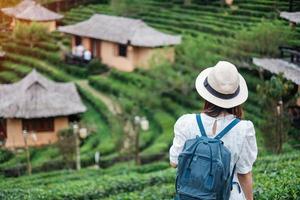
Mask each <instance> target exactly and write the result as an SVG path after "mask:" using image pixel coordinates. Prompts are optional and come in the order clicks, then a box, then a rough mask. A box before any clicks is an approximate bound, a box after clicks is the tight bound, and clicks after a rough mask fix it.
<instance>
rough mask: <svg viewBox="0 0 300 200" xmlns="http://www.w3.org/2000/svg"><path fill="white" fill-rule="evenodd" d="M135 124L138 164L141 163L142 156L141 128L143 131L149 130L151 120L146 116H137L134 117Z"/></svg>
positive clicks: (136, 161)
mask: <svg viewBox="0 0 300 200" xmlns="http://www.w3.org/2000/svg"><path fill="white" fill-rule="evenodd" d="M134 125H135V134H136V135H135V163H136V165H140V164H141V157H140V152H139V151H140V150H139V148H140V129H142V130H143V131H147V130H149V121H148V120H147V118H146V117H140V116H135V117H134Z"/></svg>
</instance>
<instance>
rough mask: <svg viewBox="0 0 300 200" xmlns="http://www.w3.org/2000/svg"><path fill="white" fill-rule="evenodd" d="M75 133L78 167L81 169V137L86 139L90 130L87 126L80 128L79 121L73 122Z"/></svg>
mask: <svg viewBox="0 0 300 200" xmlns="http://www.w3.org/2000/svg"><path fill="white" fill-rule="evenodd" d="M72 128H73V134H74V140H75V154H76V169H77V170H80V169H81V162H80V138H81V139H85V138H86V137H87V136H88V131H87V129H86V128H80V127H79V125H78V123H77V122H74V123H73V126H72Z"/></svg>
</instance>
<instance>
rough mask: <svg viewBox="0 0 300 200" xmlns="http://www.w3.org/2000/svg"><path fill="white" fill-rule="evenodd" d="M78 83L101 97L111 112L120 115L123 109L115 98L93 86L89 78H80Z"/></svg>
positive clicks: (97, 96)
mask: <svg viewBox="0 0 300 200" xmlns="http://www.w3.org/2000/svg"><path fill="white" fill-rule="evenodd" d="M76 83H77V84H78V85H80V86H81V87H82V88H83V89H85V90H86V91H88V92H90V93H91V94H92V95H93V96H95V97H96V98H98V99H100V100H101V101H102V102H103V103H104V104H105V105H106V106H107V108H108V109H109V111H110V112H112V113H113V114H114V115H118V114H121V113H122V109H121V107H120V105H119V104H118V103H116V102H115V101H114V100H112V99H111V98H110V97H108V96H107V95H105V94H103V93H101V92H99V91H98V90H96V89H94V88H93V87H91V86H90V85H89V83H88V81H87V80H78V81H76Z"/></svg>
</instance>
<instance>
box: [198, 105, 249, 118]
mask: <svg viewBox="0 0 300 200" xmlns="http://www.w3.org/2000/svg"><path fill="white" fill-rule="evenodd" d="M203 112H204V113H205V114H207V115H208V116H211V117H217V116H219V115H220V114H222V113H229V114H232V115H235V116H236V117H237V118H239V119H242V118H243V114H244V113H243V109H242V106H241V105H238V106H235V107H233V108H221V107H219V106H216V105H215V104H213V103H210V102H209V101H205V104H204V108H203Z"/></svg>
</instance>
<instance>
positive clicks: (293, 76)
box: [253, 58, 300, 107]
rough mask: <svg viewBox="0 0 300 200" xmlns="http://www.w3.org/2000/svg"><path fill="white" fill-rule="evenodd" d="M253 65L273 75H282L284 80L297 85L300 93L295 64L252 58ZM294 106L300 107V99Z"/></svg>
mask: <svg viewBox="0 0 300 200" xmlns="http://www.w3.org/2000/svg"><path fill="white" fill-rule="evenodd" d="M253 63H254V64H255V65H256V66H258V67H260V68H262V69H264V70H267V71H269V72H271V73H273V74H280V73H282V74H283V76H284V77H285V78H286V79H288V80H290V81H292V82H293V83H294V84H296V85H298V91H299V92H300V66H298V65H297V64H295V63H291V62H288V61H286V60H283V59H279V58H253ZM296 105H297V106H299V107H300V97H299V98H298V99H297V101H296Z"/></svg>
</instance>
